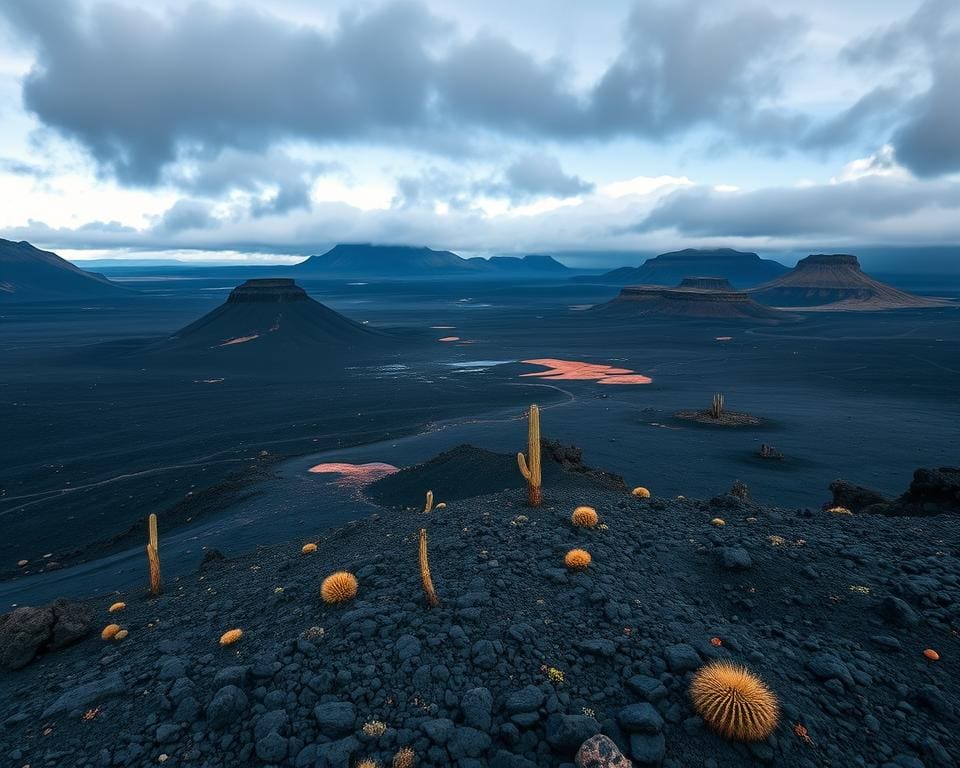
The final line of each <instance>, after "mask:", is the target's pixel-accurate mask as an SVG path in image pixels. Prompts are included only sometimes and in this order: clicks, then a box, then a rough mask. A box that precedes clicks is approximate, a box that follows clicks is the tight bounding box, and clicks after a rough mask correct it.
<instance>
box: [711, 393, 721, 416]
mask: <svg viewBox="0 0 960 768" xmlns="http://www.w3.org/2000/svg"><path fill="white" fill-rule="evenodd" d="M710 415H711V416H712V417H713V418H715V419H719V418H720V417H721V416H722V415H723V395H721V394H719V393H718V394H716V395H714V396H713V403H712V404H711V406H710Z"/></svg>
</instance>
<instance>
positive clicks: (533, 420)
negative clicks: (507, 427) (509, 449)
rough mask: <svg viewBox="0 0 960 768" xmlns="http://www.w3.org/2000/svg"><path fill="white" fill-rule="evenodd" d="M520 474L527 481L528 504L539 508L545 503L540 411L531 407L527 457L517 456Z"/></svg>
mask: <svg viewBox="0 0 960 768" xmlns="http://www.w3.org/2000/svg"><path fill="white" fill-rule="evenodd" d="M517 464H518V465H519V466H520V474H521V475H523V476H524V477H525V478H526V479H527V504H529V505H530V506H531V507H539V506H540V503H541V502H542V501H543V489H542V488H541V487H540V482H541V477H540V409H539V408H538V407H537V406H535V405H531V406H530V419H529V426H528V427H527V456H524V455H523V453H518V454H517Z"/></svg>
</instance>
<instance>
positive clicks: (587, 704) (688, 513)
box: [0, 452, 960, 768]
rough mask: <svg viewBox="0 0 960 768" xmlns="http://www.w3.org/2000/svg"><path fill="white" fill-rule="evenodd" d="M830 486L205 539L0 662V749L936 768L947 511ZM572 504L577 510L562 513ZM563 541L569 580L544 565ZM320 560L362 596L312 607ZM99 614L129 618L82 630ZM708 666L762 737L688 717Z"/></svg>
mask: <svg viewBox="0 0 960 768" xmlns="http://www.w3.org/2000/svg"><path fill="white" fill-rule="evenodd" d="M463 453H464V456H465V458H467V459H469V456H468V455H466V454H467V453H468V452H463ZM449 470H450V471H451V472H460V473H469V472H470V471H471V468H470V466H469V465H466V466H452V465H451V466H449ZM424 471H425V472H428V471H433V470H431V468H430V467H427V468H426V469H425V470H424ZM425 476H426V475H425ZM406 477H407V482H409V481H410V480H411V477H412V476H411V475H410V474H408V475H407V476H406ZM517 479H519V478H517ZM649 484H650V485H651V486H652V489H653V490H654V491H655V490H656V488H655V486H656V482H655V478H650V479H649ZM827 497H828V494H827V493H826V489H824V492H823V493H817V491H816V490H813V489H812V490H811V504H813V505H815V506H816V507H817V508H816V509H799V510H797V509H791V510H785V509H778V508H775V507H767V506H759V505H756V504H754V503H752V502H751V501H749V500H745V499H741V498H739V497H737V496H733V495H721V496H718V497H716V498H714V499H711V500H708V501H696V500H690V499H659V498H657V497H656V495H654V497H653V498H652V499H646V500H644V499H640V498H636V497H634V496H632V495H631V494H630V493H629V492H628V490H627V489H626V488H618V487H616V486H615V484H614V483H613V482H611V481H610V478H602V479H598V478H597V477H596V476H593V475H589V474H585V473H572V474H571V477H569V478H567V482H564V483H562V484H560V485H559V487H550V486H549V485H547V486H546V487H545V499H546V503H545V506H543V507H541V508H539V509H530V508H528V507H526V506H525V504H524V500H525V493H524V490H523V489H522V488H521V487H520V483H519V482H517V487H516V489H515V490H507V491H502V492H499V493H495V494H490V495H485V496H477V497H471V498H465V499H459V500H450V501H448V502H447V506H446V507H445V508H442V509H439V510H434V511H433V512H431V513H429V514H424V513H423V512H422V511H419V510H417V509H411V508H409V507H407V508H396V509H391V508H387V507H384V508H383V511H382V512H381V513H380V514H377V515H373V516H371V517H369V518H366V519H364V520H361V521H357V522H355V523H353V524H350V525H347V526H345V527H342V528H340V529H336V530H328V531H323V532H318V531H307V530H305V531H304V536H303V539H302V540H300V541H295V542H290V544H289V545H286V546H280V547H272V548H268V549H262V550H260V551H257V552H255V553H252V554H249V555H246V556H243V557H239V558H236V559H231V560H223V559H218V558H216V557H215V556H213V555H209V556H208V558H207V561H206V562H205V564H204V565H203V566H202V567H201V568H200V569H199V570H198V572H197V573H196V574H194V575H192V576H188V577H184V578H181V579H178V580H173V581H171V582H170V583H168V584H166V591H165V594H163V595H162V596H160V597H158V598H150V597H148V596H146V595H145V594H143V593H141V592H135V593H130V594H122V595H120V594H118V595H109V596H105V597H104V598H103V599H100V600H96V601H93V602H92V603H91V604H90V606H89V610H91V611H93V614H94V616H95V618H94V622H95V627H94V629H95V632H94V633H93V634H92V635H90V636H88V637H87V638H86V639H84V640H82V641H80V642H78V643H76V644H74V645H72V646H70V647H67V648H65V649H62V650H57V651H55V652H49V653H45V654H43V655H41V656H40V657H38V658H37V659H36V660H34V661H33V662H32V663H30V664H29V665H27V666H25V667H23V668H22V669H18V670H15V671H5V672H0V763H2V764H3V765H5V766H6V765H9V766H27V765H29V766H31V768H39V767H40V766H75V767H76V768H86V767H87V766H90V767H92V766H155V765H160V764H163V765H165V766H211V767H212V766H231V768H235V767H237V766H266V765H271V766H300V767H304V766H343V767H345V766H351V767H352V766H355V765H357V764H359V763H360V761H361V760H363V759H372V760H376V761H379V763H380V764H381V765H390V764H391V761H392V760H393V759H394V756H395V755H396V754H397V753H398V751H399V750H400V749H401V747H408V748H409V749H410V750H412V751H413V752H414V753H415V755H416V764H417V765H421V766H451V765H456V766H462V767H463V768H478V767H479V766H487V765H490V766H499V767H501V768H529V767H530V766H563V765H568V766H569V765H571V764H572V763H573V761H574V756H575V754H576V752H577V750H578V748H579V747H580V745H581V743H582V742H584V741H585V740H586V739H588V738H590V737H591V736H593V735H594V734H597V733H603V734H606V735H608V736H609V737H611V738H612V739H613V741H614V742H616V743H617V744H618V745H619V746H620V748H621V749H622V750H623V752H624V753H625V754H626V755H627V756H629V757H631V758H632V761H633V762H632V764H633V765H637V766H640V765H663V766H667V767H668V768H691V767H700V766H703V767H704V768H719V767H720V766H748V765H776V766H803V767H804V768H810V767H812V766H883V768H922V767H923V766H943V767H944V768H945V767H946V766H955V765H957V763H958V760H960V731H958V725H960V722H958V712H957V707H958V705H960V663H958V659H960V638H958V636H957V632H958V629H960V528H958V519H957V517H956V516H955V515H953V514H950V513H945V514H938V515H937V514H934V515H929V516H923V517H909V518H905V517H887V516H882V515H870V514H852V515H851V514H834V513H830V512H826V511H822V510H821V509H819V503H820V502H821V501H825V500H826V498H827ZM438 500H440V499H438ZM581 504H589V505H591V506H593V507H595V508H596V510H597V512H598V513H599V515H600V525H599V526H598V527H596V528H593V529H585V528H575V527H574V526H573V525H572V524H571V521H570V517H571V511H572V510H573V508H574V507H576V506H577V505H581ZM926 511H927V512H931V511H932V510H931V509H927V510H926ZM718 518H719V519H722V520H723V521H724V523H725V524H724V525H723V526H722V527H721V526H720V525H719V523H716V522H715V521H716V519H718ZM711 521H714V522H713V523H712V522H711ZM421 527H424V528H426V529H427V531H428V534H429V554H430V566H431V570H432V575H433V582H434V585H435V586H436V590H437V593H438V595H439V598H440V605H439V607H436V608H429V607H428V606H427V604H426V601H425V599H424V595H423V593H422V591H421V584H420V574H419V571H418V565H417V535H418V531H419V529H420V528H421ZM310 542H315V543H316V544H317V549H316V551H314V552H310V553H307V554H304V553H302V552H301V546H302V545H303V544H304V543H310ZM573 547H581V548H583V549H586V550H588V551H589V552H590V553H591V555H592V558H593V562H592V564H591V565H590V567H589V568H588V569H587V570H585V571H582V572H573V571H569V570H567V569H565V568H564V554H565V553H566V552H567V551H568V550H569V549H570V548H573ZM161 555H162V541H161ZM340 569H346V570H349V571H352V572H353V573H354V574H355V575H356V577H357V579H358V581H359V592H358V594H357V596H356V597H355V598H354V599H353V600H351V601H350V602H347V603H345V604H341V605H327V604H325V603H323V602H322V601H321V599H320V596H319V593H318V588H319V586H320V582H321V581H322V579H323V578H324V577H325V576H326V575H328V574H329V573H331V572H333V571H335V570H340ZM118 600H122V601H123V602H125V603H126V607H125V609H123V610H121V611H119V612H117V613H108V611H107V609H108V606H110V605H111V604H112V603H114V602H115V601H118ZM8 620H9V617H8ZM112 622H116V623H117V624H119V625H120V626H121V627H122V629H125V630H127V632H128V635H127V636H126V637H125V638H124V639H122V640H119V641H118V640H110V641H103V640H101V639H100V638H99V636H98V635H99V630H100V628H101V627H102V626H103V625H106V624H110V623H112ZM233 628H239V629H242V631H243V636H242V637H241V638H240V640H238V641H237V642H236V643H234V644H233V645H229V646H226V647H221V646H220V645H219V643H218V640H219V638H220V637H221V635H222V634H223V633H224V632H225V631H227V630H230V629H233ZM0 634H2V632H0ZM9 642H10V637H9V635H7V636H5V637H4V643H6V645H2V646H0V647H2V649H3V650H2V652H3V653H6V651H7V649H8V648H9ZM925 649H932V650H936V651H937V652H938V655H939V659H938V660H935V661H934V660H931V659H929V658H927V657H925V656H924V650H925ZM928 655H929V654H928ZM717 658H730V659H735V660H737V661H741V662H743V663H744V664H746V665H747V666H749V667H750V669H752V670H753V671H754V672H755V673H756V674H758V675H759V676H760V677H761V678H762V679H763V680H764V681H766V683H767V684H768V685H769V686H770V687H771V688H772V689H773V690H774V692H775V693H776V694H777V696H778V697H779V699H780V702H781V707H782V715H781V721H780V725H779V726H778V727H777V729H776V730H775V732H774V734H773V735H772V736H771V737H769V738H768V739H767V740H766V741H763V742H760V743H757V744H753V745H750V746H747V745H742V744H735V743H731V742H728V741H725V740H723V739H721V738H720V737H718V736H717V735H715V734H714V733H713V732H712V731H711V730H710V729H708V728H707V727H706V726H705V724H704V722H703V721H702V720H701V719H700V718H699V717H698V716H697V715H696V714H695V712H694V711H693V709H692V707H691V704H690V702H689V699H688V695H687V689H688V685H689V680H690V678H691V675H692V673H693V672H694V670H696V669H697V668H699V667H700V666H701V665H703V664H704V663H705V662H707V661H708V660H710V659H717ZM407 756H408V757H409V753H407ZM398 764H399V765H402V764H403V763H398ZM597 764H599V763H597ZM603 764H610V765H612V764H615V763H612V762H611V763H603ZM616 764H618V765H628V764H629V763H627V762H625V761H624V762H619V763H616Z"/></svg>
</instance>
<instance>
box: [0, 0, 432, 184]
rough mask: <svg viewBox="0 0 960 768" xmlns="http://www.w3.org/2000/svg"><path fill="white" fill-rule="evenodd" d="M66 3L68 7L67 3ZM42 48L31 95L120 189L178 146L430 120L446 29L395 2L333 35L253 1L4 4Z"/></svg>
mask: <svg viewBox="0 0 960 768" xmlns="http://www.w3.org/2000/svg"><path fill="white" fill-rule="evenodd" d="M64 6H67V7H66V8H65V7H64ZM2 11H3V12H6V14H7V16H8V17H9V18H10V19H11V21H12V22H13V23H14V25H15V26H16V27H17V28H18V29H19V30H21V31H22V32H23V33H24V34H27V35H29V36H31V37H32V38H33V39H34V40H35V42H36V45H37V49H38V61H37V65H36V66H35V67H34V69H33V70H32V71H31V72H30V74H29V75H28V76H27V77H26V79H25V81H24V84H23V99H24V103H25V105H26V106H27V108H28V109H30V110H32V111H33V112H35V113H36V114H37V115H38V116H39V117H40V119H41V120H43V121H44V123H46V124H47V125H50V126H53V127H55V128H57V129H59V130H60V131H62V132H63V133H64V134H66V135H68V136H71V137H73V138H75V139H77V140H78V141H80V142H81V143H82V144H83V145H84V146H86V147H87V148H88V149H89V151H90V152H91V153H92V154H93V156H94V157H95V158H96V160H97V161H98V163H99V164H100V165H101V167H102V168H104V169H106V170H108V171H110V172H112V173H114V174H115V175H116V176H117V178H118V179H120V180H121V181H123V182H126V183H134V184H153V183H156V182H157V181H158V180H159V177H160V171H161V168H162V167H163V166H164V165H166V164H168V163H170V162H172V161H174V160H175V159H177V157H178V154H179V153H180V151H181V150H186V151H189V150H190V149H191V148H197V147H199V149H201V150H203V151H207V152H209V151H212V150H213V149H215V148H218V147H239V148H243V149H254V150H256V149H262V148H263V147H266V146H268V145H269V144H271V143H272V142H274V141H276V140H278V139H281V138H286V137H310V138H315V139H350V140H355V139H358V138H363V137H369V136H370V135H371V134H373V133H375V132H376V131H377V130H385V129H390V130H399V131H402V130H404V129H406V128H410V127H413V126H416V125H419V124H422V123H423V121H424V112H425V109H426V105H427V95H428V88H429V82H430V77H431V71H432V69H433V66H434V65H433V62H432V61H431V59H430V57H429V56H428V54H427V45H428V43H430V42H431V41H432V40H433V39H434V37H435V35H436V33H437V32H438V30H439V29H440V28H441V24H440V23H439V22H438V21H437V20H435V19H433V18H432V17H431V16H430V15H429V14H428V13H427V12H426V10H424V9H423V8H422V7H421V6H419V5H415V4H410V3H401V4H394V5H389V6H386V7H384V8H382V9H380V10H377V11H376V12H373V13H371V14H369V15H367V16H363V17H358V16H354V15H345V16H343V17H342V18H341V24H340V27H339V29H338V30H337V32H336V34H332V35H326V34H322V33H320V32H319V31H317V30H314V29H311V28H309V27H303V26H296V25H293V24H290V23H287V22H284V21H281V20H278V19H276V18H274V17H270V16H267V15H264V14H260V13H257V12H256V11H253V10H251V9H249V8H244V9H237V10H230V11H226V10H220V9H217V8H215V7H213V6H209V5H203V4H196V5H191V6H189V7H188V8H187V9H185V10H184V11H183V12H182V13H180V14H178V15H172V16H170V17H169V18H159V17H157V16H156V15H154V14H153V13H151V12H149V11H143V10H140V9H134V8H131V7H126V6H115V5H96V6H94V7H93V8H92V9H91V10H90V12H89V18H85V17H84V16H83V14H81V13H80V12H79V11H78V10H77V8H76V7H73V8H72V10H71V8H70V6H69V5H68V4H66V3H60V4H56V7H54V4H48V3H36V2H34V1H33V0H13V2H11V3H7V4H5V5H4V6H2Z"/></svg>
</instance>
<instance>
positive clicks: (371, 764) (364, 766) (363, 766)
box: [357, 757, 380, 768]
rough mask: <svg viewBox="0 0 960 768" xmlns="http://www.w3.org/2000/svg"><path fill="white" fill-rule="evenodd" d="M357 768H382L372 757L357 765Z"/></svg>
mask: <svg viewBox="0 0 960 768" xmlns="http://www.w3.org/2000/svg"><path fill="white" fill-rule="evenodd" d="M357 768H380V763H378V762H377V761H376V760H374V759H373V758H370V757H365V758H364V759H363V760H361V761H360V762H359V763H357Z"/></svg>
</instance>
